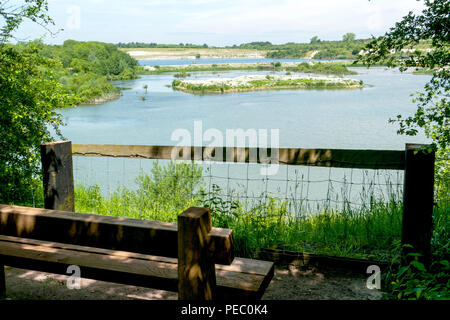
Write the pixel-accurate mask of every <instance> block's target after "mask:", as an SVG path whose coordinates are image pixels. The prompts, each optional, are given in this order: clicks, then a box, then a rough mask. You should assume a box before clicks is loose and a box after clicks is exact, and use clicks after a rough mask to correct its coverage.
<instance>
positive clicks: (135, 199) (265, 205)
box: [75, 162, 402, 260]
mask: <svg viewBox="0 0 450 320" xmlns="http://www.w3.org/2000/svg"><path fill="white" fill-rule="evenodd" d="M136 184H137V188H136V189H135V190H131V189H128V188H125V187H118V188H117V189H116V190H115V191H114V192H112V193H111V194H110V195H109V196H104V195H102V192H101V190H100V188H99V186H98V185H93V186H84V185H78V186H77V187H76V190H75V201H76V203H75V205H76V211H78V212H92V213H97V214H105V215H111V216H120V217H122V216H123V217H130V218H137V219H149V220H160V221H167V222H175V221H176V220H177V215H178V214H179V213H181V212H182V211H184V210H185V209H187V208H188V207H190V206H204V207H209V208H211V215H212V222H213V226H215V227H223V228H231V229H233V230H234V236H235V244H236V250H237V254H238V255H240V256H245V257H253V256H255V255H256V254H257V249H259V248H272V249H285V250H290V251H307V252H312V253H320V254H328V255H337V256H346V257H360V258H362V257H365V258H372V259H378V260H387V259H389V258H390V254H391V252H392V249H393V248H394V247H395V246H396V245H397V244H398V242H399V240H400V235H401V221H402V203H401V201H399V200H398V197H397V196H392V197H391V198H390V199H388V200H381V199H378V198H377V196H376V195H375V194H373V192H374V191H373V190H372V189H370V190H369V191H367V190H366V192H365V194H364V195H363V196H364V197H370V201H369V205H367V206H363V207H361V208H352V207H351V206H349V205H344V206H343V207H342V209H339V210H337V209H332V208H329V207H327V205H326V204H324V205H323V206H322V207H319V208H318V211H317V212H314V213H313V212H305V213H304V214H302V215H300V216H299V215H298V214H296V213H294V210H293V204H292V203H291V200H289V199H287V200H279V199H276V198H274V197H273V196H272V195H270V194H266V195H262V196H261V197H260V198H259V199H257V200H252V201H245V200H238V199H237V198H235V197H232V196H231V197H223V195H222V193H221V189H220V187H219V186H217V185H212V186H211V188H210V190H208V191H207V188H206V185H205V182H204V180H203V178H202V170H201V167H199V166H197V165H195V164H187V163H181V164H175V163H169V164H168V165H167V166H161V165H159V164H158V163H157V162H156V163H155V164H154V167H153V169H152V171H151V173H150V174H146V173H144V172H141V174H140V175H139V176H138V177H137V179H136Z"/></svg>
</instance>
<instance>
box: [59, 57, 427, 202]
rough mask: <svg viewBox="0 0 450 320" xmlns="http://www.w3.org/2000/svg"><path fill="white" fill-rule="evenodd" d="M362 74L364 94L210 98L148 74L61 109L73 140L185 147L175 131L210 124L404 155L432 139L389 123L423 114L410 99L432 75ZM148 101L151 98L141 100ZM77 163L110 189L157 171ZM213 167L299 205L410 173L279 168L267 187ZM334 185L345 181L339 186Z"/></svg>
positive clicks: (288, 143) (234, 169) (83, 178)
mask: <svg viewBox="0 0 450 320" xmlns="http://www.w3.org/2000/svg"><path fill="white" fill-rule="evenodd" d="M215 61H216V63H222V62H226V61H218V60H217V59H215ZM152 62H154V61H152ZM160 64H161V63H160ZM353 70H355V71H357V72H358V74H357V75H354V76H351V77H352V78H355V79H361V80H363V81H364V83H365V85H366V87H365V88H363V89H357V90H279V91H258V92H245V93H229V94H218V95H203V96H201V95H192V94H188V93H183V92H179V91H174V90H172V89H171V88H168V87H166V85H170V84H171V82H172V80H173V79H174V78H173V75H172V74H162V75H147V76H143V77H142V78H140V79H137V80H131V81H121V82H117V85H119V86H121V87H128V88H130V90H124V91H123V96H122V97H121V98H120V99H118V100H115V101H111V102H108V103H105V104H102V105H95V106H81V107H78V108H72V109H65V110H61V113H62V114H63V116H64V119H65V122H66V123H67V126H65V127H64V128H63V130H62V132H63V134H64V135H65V137H66V138H68V139H69V140H72V143H99V144H142V145H175V144H176V143H177V142H176V141H172V140H171V135H172V133H173V132H174V130H176V129H180V128H181V129H187V130H188V131H189V132H191V133H193V131H194V121H199V120H201V121H202V125H203V132H204V131H205V130H207V129H210V128H215V129H218V130H220V131H221V132H222V133H223V134H224V135H225V132H226V129H239V128H241V129H244V130H247V129H255V130H258V129H259V130H261V129H266V130H268V131H269V130H270V129H279V133H280V136H279V144H280V147H300V148H345V149H391V150H403V149H404V146H405V143H412V142H414V143H427V142H429V141H428V140H427V139H426V138H425V137H424V136H423V135H420V136H416V137H406V136H400V135H397V133H396V130H397V127H396V125H395V124H389V123H388V119H389V118H391V117H395V116H396V115H397V114H402V115H408V114H413V113H414V111H415V109H416V106H415V105H414V104H413V103H412V102H411V97H410V94H411V93H412V92H415V91H417V90H420V89H421V88H423V86H424V84H425V83H426V82H427V81H428V79H429V76H426V75H412V74H407V73H400V72H397V71H395V70H385V69H384V68H371V69H365V68H354V69H353ZM254 73H255V74H256V73H258V72H254ZM263 73H264V72H263ZM266 73H267V72H266ZM243 74H248V72H220V73H216V74H212V73H196V74H193V76H192V77H191V78H193V79H195V78H198V79H201V78H209V77H234V76H238V75H243ZM145 84H147V85H148V92H147V93H145V90H144V89H143V86H144V85H145ZM141 96H144V97H146V100H145V101H142V100H141V99H140V97H141ZM269 132H270V131H269ZM204 144H205V145H207V142H204ZM74 159H75V170H76V171H75V172H76V174H75V178H76V181H77V182H82V183H85V184H93V183H99V184H100V185H101V186H102V189H103V190H107V191H105V192H108V193H109V192H111V191H112V190H114V188H115V187H116V186H117V185H119V184H124V185H126V186H129V187H132V186H133V184H134V178H135V176H136V175H137V174H138V173H139V170H140V169H141V168H143V169H145V170H148V169H149V168H150V167H151V165H152V161H151V160H130V159H128V160H124V159H105V158H104V159H100V158H82V157H74ZM209 170H210V171H209ZM204 171H205V172H208V173H207V174H206V177H207V179H208V180H209V182H210V183H217V184H219V185H220V186H221V187H222V188H223V189H225V190H226V189H227V188H232V187H231V185H233V188H238V186H240V187H239V188H242V190H246V192H250V193H252V194H259V193H260V192H263V191H269V192H273V193H276V194H277V195H279V196H280V197H285V198H289V197H292V198H294V197H295V198H296V199H298V197H300V198H302V197H306V195H307V198H308V199H309V200H313V201H314V200H317V201H319V200H321V199H325V198H328V199H329V196H328V194H329V190H330V183H331V188H332V189H335V190H337V191H336V192H337V193H340V192H342V190H343V188H346V185H345V184H344V183H343V181H344V180H345V181H351V182H353V183H356V184H357V185H358V183H361V182H364V181H366V182H367V179H368V177H371V179H372V180H376V179H378V180H377V181H378V183H379V184H380V185H384V184H385V183H386V181H387V180H389V183H390V182H392V181H393V182H394V184H398V185H399V186H400V184H401V182H402V176H401V172H388V173H385V172H383V173H382V174H380V172H379V171H374V172H370V171H366V170H350V169H346V170H343V169H332V170H330V169H327V168H310V167H295V168H293V167H286V166H283V167H281V166H280V169H279V171H278V174H277V175H276V176H272V177H269V179H268V181H269V182H268V183H267V179H266V180H264V178H265V177H264V176H261V175H260V174H259V166H257V165H246V164H231V165H224V164H222V165H211V164H206V165H204ZM248 177H250V180H248V179H247V178H248ZM213 179H215V180H214V181H212V180H213ZM239 179H242V180H239ZM286 180H289V181H288V182H286ZM299 181H300V182H299ZM308 181H309V182H308ZM333 181H337V183H335V184H334V185H333V183H334V182H333ZM296 186H297V188H296ZM300 187H302V188H303V189H302V191H300ZM353 188H354V189H353V191H352V192H353V194H352V195H351V196H350V198H351V199H352V201H354V202H355V203H359V202H360V201H359V200H358V199H360V195H359V193H358V192H357V191H356V190H357V188H358V187H353ZM300 192H301V193H302V194H300ZM306 192H307V193H306ZM247 196H248V194H247ZM336 199H337V198H336ZM338 201H339V200H338Z"/></svg>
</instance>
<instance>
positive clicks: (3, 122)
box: [0, 1, 78, 204]
mask: <svg viewBox="0 0 450 320" xmlns="http://www.w3.org/2000/svg"><path fill="white" fill-rule="evenodd" d="M23 8H28V9H27V10H25V9H24V10H25V12H22V11H21V10H22V9H23ZM44 8H45V2H42V1H29V2H28V3H27V4H26V5H25V6H24V7H20V8H16V10H14V6H13V5H12V4H11V5H10V6H8V8H4V7H3V5H2V4H0V12H1V15H2V16H3V17H8V16H9V15H8V14H7V13H6V11H7V10H8V9H9V10H13V11H12V16H11V19H10V20H7V21H6V25H5V26H3V27H2V29H1V36H2V39H1V41H0V127H1V130H0V150H1V152H0V203H9V202H10V201H15V202H16V203H20V204H24V203H30V202H29V199H30V198H32V195H33V192H34V190H35V189H36V188H37V186H38V185H40V184H41V183H42V182H41V180H40V179H39V177H40V175H41V162H40V144H41V143H43V142H48V141H51V140H53V139H52V137H51V133H50V130H51V129H54V131H55V132H56V134H57V135H58V136H60V132H59V126H60V124H61V123H62V119H61V116H60V115H59V114H58V113H57V112H55V109H56V108H64V107H67V106H72V105H74V104H75V103H77V102H78V99H77V98H76V97H75V96H74V95H73V94H70V93H68V92H67V90H65V88H64V87H63V85H62V84H61V83H60V82H59V75H58V72H57V70H58V68H61V66H60V64H59V63H58V62H57V61H55V60H53V59H50V58H48V57H46V56H44V55H42V53H41V50H40V47H39V45H38V44H36V43H29V44H26V45H20V46H13V45H9V44H6V43H5V42H6V40H8V39H9V38H10V33H11V32H12V31H14V30H15V29H16V28H17V27H18V25H19V24H20V22H21V19H22V18H23V17H27V18H34V19H35V20H37V21H41V22H45V21H49V18H48V17H47V16H46V12H45V9H44ZM4 10H5V11H4ZM29 10H30V11H29Z"/></svg>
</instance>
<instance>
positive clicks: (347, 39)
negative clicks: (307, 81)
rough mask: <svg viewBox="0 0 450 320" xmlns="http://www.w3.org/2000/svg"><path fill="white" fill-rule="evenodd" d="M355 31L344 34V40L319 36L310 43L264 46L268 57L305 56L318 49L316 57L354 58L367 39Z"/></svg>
mask: <svg viewBox="0 0 450 320" xmlns="http://www.w3.org/2000/svg"><path fill="white" fill-rule="evenodd" d="M354 36H355V35H354V34H353V33H347V34H346V35H344V36H343V39H344V40H343V41H323V40H320V39H319V38H318V37H317V36H316V37H313V38H312V39H311V41H310V43H293V42H291V43H286V44H283V45H273V46H270V47H266V48H264V49H265V50H268V52H267V58H304V57H305V56H306V55H307V53H308V52H311V51H318V52H317V53H316V55H315V56H314V59H354V58H356V57H357V54H358V53H359V51H360V50H361V49H362V47H363V46H364V44H365V43H367V42H368V41H367V40H359V39H358V40H356V39H355V38H354Z"/></svg>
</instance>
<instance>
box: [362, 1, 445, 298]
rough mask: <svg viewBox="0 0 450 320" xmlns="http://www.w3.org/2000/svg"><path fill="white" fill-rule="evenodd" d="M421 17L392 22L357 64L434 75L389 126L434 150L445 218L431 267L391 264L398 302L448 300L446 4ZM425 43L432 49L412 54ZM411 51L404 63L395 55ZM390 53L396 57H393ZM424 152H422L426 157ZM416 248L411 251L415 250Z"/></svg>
mask: <svg viewBox="0 0 450 320" xmlns="http://www.w3.org/2000/svg"><path fill="white" fill-rule="evenodd" d="M424 3H425V9H424V10H423V11H422V13H421V14H419V15H415V14H413V13H412V12H410V13H409V14H408V15H407V16H405V17H403V19H402V20H401V21H400V22H398V23H396V25H395V27H393V28H391V29H390V31H389V32H388V33H386V34H385V35H384V36H381V37H379V38H376V39H373V40H372V41H371V42H370V43H368V44H367V45H366V47H365V51H366V54H365V55H363V56H361V57H360V59H359V62H360V63H364V64H366V65H368V66H370V65H373V64H375V63H380V62H383V63H386V65H388V66H390V67H399V68H400V70H405V69H406V68H408V67H415V68H420V69H419V70H421V72H422V73H423V72H424V71H428V72H432V78H431V80H430V81H429V82H428V83H427V84H426V85H425V88H424V92H418V93H416V94H415V98H414V100H413V102H416V103H417V104H418V108H417V111H416V113H415V114H414V115H413V116H407V117H404V116H402V115H397V117H396V118H394V119H390V122H393V123H398V125H399V129H398V133H399V134H406V135H411V136H414V135H416V134H417V133H418V132H419V130H423V131H424V132H425V135H426V136H427V137H428V138H430V139H432V141H433V146H432V148H433V149H435V150H436V162H435V168H436V171H435V181H436V182H435V201H436V202H437V205H438V206H442V210H444V211H445V217H443V218H442V219H440V218H439V217H435V219H434V234H433V247H432V249H433V251H432V262H431V265H430V266H425V265H424V264H423V263H422V261H421V258H420V255H418V254H414V256H412V257H414V258H415V259H410V260H409V261H400V263H399V264H396V262H397V261H395V260H394V261H393V262H392V264H393V266H392V267H391V269H392V272H391V273H390V274H389V276H388V279H387V281H388V287H387V290H388V292H389V294H390V297H391V298H392V297H393V298H397V299H448V298H449V288H450V280H449V279H450V275H449V274H450V271H449V260H450V258H449V233H448V216H449V208H448V203H449V200H450V199H449V195H450V162H449V158H450V124H449V119H450V104H449V101H448V97H449V90H450V84H449V79H450V69H449V67H450V55H449V52H450V43H449V37H448V28H447V25H448V23H447V22H448V19H449V12H450V4H449V2H448V1H445V0H434V1H432V0H425V1H424ZM423 42H426V43H427V44H428V45H429V46H431V49H432V50H420V48H419V49H418V50H417V49H416V50H411V48H416V47H417V46H419V45H421V43H423ZM405 49H406V50H408V49H409V50H411V51H412V52H411V53H410V54H409V56H408V57H406V58H403V59H402V58H400V59H399V56H398V55H397V54H396V52H402V51H401V50H405ZM392 52H394V54H392ZM428 151H429V150H423V151H422V152H428ZM413 249H414V248H413Z"/></svg>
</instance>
